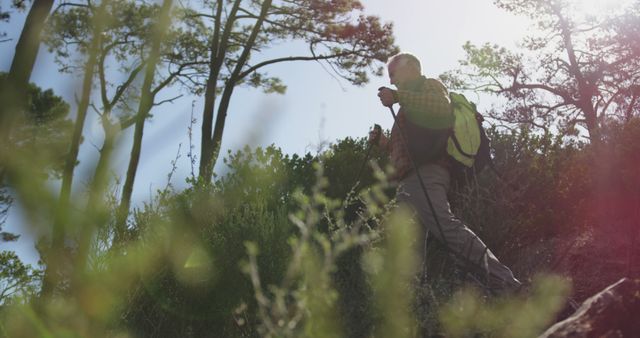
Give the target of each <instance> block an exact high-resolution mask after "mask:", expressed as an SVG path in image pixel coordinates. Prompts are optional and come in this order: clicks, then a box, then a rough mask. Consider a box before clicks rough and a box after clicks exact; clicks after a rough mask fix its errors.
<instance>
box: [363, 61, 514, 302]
mask: <svg viewBox="0 0 640 338" xmlns="http://www.w3.org/2000/svg"><path fill="white" fill-rule="evenodd" d="M387 68H388V73H389V79H390V82H391V84H392V85H395V86H396V88H397V90H392V89H389V88H380V90H379V91H378V97H379V98H380V101H381V103H382V105H384V106H385V107H391V106H392V105H393V104H394V103H399V104H400V111H399V112H398V115H397V119H396V123H394V125H393V127H392V129H391V137H390V138H386V137H385V136H384V135H381V134H379V132H378V131H376V130H374V131H372V132H371V133H370V134H369V142H370V143H371V142H374V140H377V143H378V144H377V145H378V146H380V147H382V148H383V149H385V150H386V151H388V152H389V154H390V158H391V162H392V164H393V165H394V167H395V174H394V176H393V177H392V179H394V180H396V181H398V186H399V188H398V194H397V200H398V202H399V203H401V204H405V205H408V206H409V207H410V208H411V209H413V210H414V211H415V213H416V216H417V219H418V220H419V221H420V223H421V224H422V227H420V236H419V237H418V242H419V244H418V248H419V250H420V251H419V252H420V254H421V256H422V257H424V252H425V250H426V247H425V242H426V236H427V232H430V233H431V234H432V235H434V236H436V237H437V238H438V239H439V240H440V241H441V242H442V243H444V244H445V245H446V246H447V247H448V250H449V251H451V252H453V253H454V254H455V255H456V257H458V258H459V259H461V260H462V261H463V262H464V263H465V264H467V266H468V267H472V268H474V270H476V271H483V272H486V273H487V274H488V276H489V280H488V282H489V287H490V288H492V289H496V291H497V290H500V291H502V290H513V289H517V288H519V287H520V285H521V284H520V282H519V281H518V280H517V279H516V278H515V277H514V276H513V273H512V272H511V270H509V268H507V267H506V266H505V265H503V264H502V263H500V261H498V259H497V258H496V257H495V256H494V255H493V253H492V252H491V251H490V250H489V249H488V248H487V246H486V245H485V244H484V243H483V242H482V240H480V238H478V236H477V235H475V234H474V233H473V232H472V231H471V230H470V229H469V228H468V227H467V226H466V225H465V224H464V223H462V222H461V221H460V220H459V219H458V218H456V217H455V216H454V215H453V214H452V213H451V209H450V208H449V201H448V199H447V191H448V189H449V185H450V173H449V168H450V165H449V157H448V155H447V154H446V149H445V147H444V146H442V142H438V141H437V138H434V139H433V143H432V144H430V145H429V146H430V147H431V148H437V149H431V150H432V153H431V154H430V157H429V158H428V159H416V151H414V149H416V147H415V143H418V142H416V138H412V137H411V135H407V134H408V133H407V131H408V129H410V128H411V126H412V125H415V124H416V123H418V124H422V125H424V126H425V128H424V129H423V132H424V133H433V134H434V135H438V133H440V135H442V131H443V130H444V131H448V130H449V129H450V128H451V126H452V125H453V117H452V112H451V107H450V101H449V93H448V91H447V89H446V88H445V87H444V85H443V84H442V83H441V82H440V81H438V80H436V79H429V78H426V77H424V76H423V75H422V73H421V66H420V61H419V60H418V59H417V58H416V57H415V56H414V55H412V54H408V53H400V54H397V55H395V56H393V57H391V59H390V60H389V62H388V65H387ZM407 119H409V121H411V123H409V122H408V121H407ZM446 135H448V134H446ZM445 140H446V136H445ZM412 142H413V143H414V144H412ZM407 143H408V144H407ZM422 143H424V142H422ZM418 149H419V148H418ZM410 154H412V155H411V156H413V160H414V161H416V162H417V164H416V165H417V166H418V168H419V170H418V171H419V175H420V176H418V174H417V173H416V172H415V169H414V165H413V164H412V157H410ZM420 178H421V179H422V181H423V182H424V186H425V187H426V190H427V193H428V195H429V199H430V200H431V204H432V206H433V209H434V210H435V214H436V216H437V219H438V222H436V220H435V218H434V215H433V212H432V209H431V207H430V206H429V202H428V200H427V197H426V195H425V193H424V191H423V190H422V186H421V183H420ZM438 223H439V224H438ZM443 236H444V240H443V238H442V237H443Z"/></svg>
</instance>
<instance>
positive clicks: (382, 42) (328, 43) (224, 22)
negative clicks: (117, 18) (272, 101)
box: [187, 0, 397, 93]
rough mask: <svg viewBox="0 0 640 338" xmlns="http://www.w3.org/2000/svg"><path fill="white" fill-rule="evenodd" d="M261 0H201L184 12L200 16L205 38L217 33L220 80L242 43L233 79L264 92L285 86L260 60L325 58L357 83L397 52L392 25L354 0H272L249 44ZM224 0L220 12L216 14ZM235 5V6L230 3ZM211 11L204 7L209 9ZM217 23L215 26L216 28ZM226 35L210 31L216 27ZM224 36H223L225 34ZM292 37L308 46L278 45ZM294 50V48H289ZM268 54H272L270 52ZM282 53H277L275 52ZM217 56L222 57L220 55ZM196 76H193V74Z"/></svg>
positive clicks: (198, 88) (266, 62) (233, 63)
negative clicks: (202, 2)
mask: <svg viewBox="0 0 640 338" xmlns="http://www.w3.org/2000/svg"><path fill="white" fill-rule="evenodd" d="M262 5H263V2H261V1H242V0H238V1H229V2H225V1H213V0H209V1H207V2H205V9H204V10H203V9H202V8H198V7H192V8H191V9H189V10H187V17H191V18H194V17H198V18H201V19H202V20H203V21H202V22H203V24H204V25H205V27H206V30H205V33H208V34H204V35H203V37H206V38H207V39H208V41H209V42H211V41H212V40H215V39H216V38H218V39H221V40H219V42H218V45H219V46H224V47H225V48H222V47H221V48H220V49H219V50H218V51H219V52H220V51H223V52H222V53H219V54H217V55H216V57H215V58H214V59H216V58H222V59H224V62H223V67H222V68H221V72H220V76H219V78H218V79H217V80H218V82H219V84H221V85H222V84H224V83H226V81H228V80H229V77H230V75H231V72H232V70H233V69H234V68H235V67H236V65H237V62H238V61H239V60H240V56H241V54H242V53H243V50H244V49H245V48H250V50H251V55H249V58H248V59H247V62H245V64H242V65H240V66H241V71H240V72H239V73H238V78H237V79H235V80H236V81H241V83H244V84H246V85H249V86H252V87H261V88H263V90H264V91H265V92H279V93H282V92H284V90H285V89H286V87H285V86H284V85H283V84H282V81H281V80H280V79H278V78H274V77H270V76H269V75H268V73H266V72H263V71H262V68H263V67H264V66H267V65H270V64H273V63H278V62H287V61H302V60H317V61H321V62H325V63H326V64H327V65H328V67H330V69H331V70H333V71H334V72H335V73H336V74H337V75H338V76H340V77H342V78H344V79H346V80H348V81H349V82H351V83H353V84H356V85H361V84H364V83H366V82H367V81H368V75H367V73H368V72H369V71H372V72H373V73H374V74H377V75H380V74H381V73H382V66H381V65H380V64H378V65H376V64H375V62H376V61H382V62H384V61H386V59H387V58H388V57H389V56H390V55H393V54H395V53H396V52H397V47H395V46H394V45H393V36H392V25H391V24H382V23H381V22H380V19H379V18H378V17H375V16H365V15H364V14H363V13H362V11H363V6H362V4H361V3H360V2H359V1H354V0H293V1H273V2H272V4H271V5H270V6H269V8H268V9H267V10H266V14H265V16H264V22H263V23H262V29H260V30H259V32H258V33H257V37H256V39H255V41H254V42H253V44H251V45H248V43H249V37H250V34H251V31H252V29H254V23H255V22H256V21H257V20H259V19H260V12H261V6H262ZM220 6H222V10H220V11H218V13H221V17H218V16H217V15H216V10H217V9H218V7H220ZM236 6H237V10H236V11H235V12H234V8H235V7H236ZM207 10H208V11H209V12H208V11H207ZM216 27H217V28H216ZM222 27H225V28H224V29H225V30H226V29H231V30H230V31H223V32H221V34H224V36H222V37H220V36H212V33H211V32H215V31H216V29H218V30H220V29H222ZM225 39H226V40H225ZM295 41H297V42H304V43H305V44H307V46H308V47H307V48H308V52H297V53H295V54H297V55H290V54H288V53H291V52H290V51H291V50H292V49H290V48H288V49H286V50H285V49H283V50H282V51H280V49H279V48H277V47H278V46H280V45H287V46H299V45H297V44H293V43H294V42H295ZM293 50H295V48H294V49H293ZM265 51H269V52H270V53H269V55H270V57H268V58H265V57H260V56H259V53H260V52H265ZM272 55H276V56H275V57H273V56H272ZM278 55H280V56H278ZM219 60H221V59H219ZM207 78H208V76H207V75H206V74H202V75H201V76H195V77H194V83H200V84H201V86H196V87H195V88H194V89H195V90H196V92H202V90H203V86H204V84H205V83H206V80H207ZM195 79H197V80H195Z"/></svg>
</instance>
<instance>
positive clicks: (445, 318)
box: [441, 276, 569, 338]
mask: <svg viewBox="0 0 640 338" xmlns="http://www.w3.org/2000/svg"><path fill="white" fill-rule="evenodd" d="M568 291H569V286H568V285H567V282H566V281H565V280H564V279H562V278H559V277H552V276H548V277H544V278H542V277H541V278H538V279H536V281H535V282H534V283H533V290H532V292H531V294H530V295H529V297H527V298H526V299H525V298H522V297H509V298H500V299H496V300H490V301H483V299H482V297H481V296H480V294H478V293H477V291H476V290H474V289H465V290H462V291H459V292H457V293H456V294H455V296H454V297H453V299H452V301H451V303H449V304H447V305H446V306H444V307H443V308H442V311H441V316H442V322H443V326H444V329H445V332H446V334H447V337H469V336H472V335H478V334H483V335H486V336H489V337H523V338H525V337H537V336H538V335H540V334H541V333H542V332H543V331H544V330H545V329H546V328H547V327H548V325H549V324H551V323H552V320H553V319H554V316H555V315H556V313H558V311H559V310H560V309H561V308H562V306H563V304H564V300H565V297H566V295H567V294H568Z"/></svg>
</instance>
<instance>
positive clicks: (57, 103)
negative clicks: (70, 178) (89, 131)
mask: <svg viewBox="0 0 640 338" xmlns="http://www.w3.org/2000/svg"><path fill="white" fill-rule="evenodd" d="M6 76H7V75H6V73H2V74H0V81H4V80H5V79H6ZM27 98H28V106H27V107H28V108H27V109H26V110H24V111H22V114H21V115H20V116H19V118H18V119H17V121H16V124H15V127H14V128H13V130H12V131H11V135H10V140H9V142H10V143H11V144H12V145H13V149H12V151H13V152H14V153H15V154H16V155H15V156H12V159H13V160H16V161H20V160H22V161H23V162H22V163H16V164H15V165H17V166H20V167H22V168H23V170H29V171H32V172H33V173H34V175H35V176H43V177H42V178H46V177H47V175H52V176H54V177H57V176H59V174H60V172H61V171H62V167H63V165H64V159H65V158H64V156H65V155H66V152H67V150H68V149H67V140H68V139H69V138H70V135H71V132H72V130H73V124H72V122H71V120H70V119H69V104H67V103H66V102H65V101H64V100H63V99H62V98H61V97H59V96H57V95H55V94H54V93H53V90H51V89H47V90H42V89H41V88H40V87H38V86H36V85H34V84H30V85H29V92H28V97H27ZM4 165H6V164H3V166H4Z"/></svg>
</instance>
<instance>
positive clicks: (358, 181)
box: [351, 124, 382, 191]
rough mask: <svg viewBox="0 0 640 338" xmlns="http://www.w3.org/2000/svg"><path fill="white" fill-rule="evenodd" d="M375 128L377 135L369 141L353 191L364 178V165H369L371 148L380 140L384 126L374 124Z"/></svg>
mask: <svg viewBox="0 0 640 338" xmlns="http://www.w3.org/2000/svg"><path fill="white" fill-rule="evenodd" d="M373 130H375V131H377V135H376V137H375V138H374V139H373V140H371V142H369V145H368V146H367V153H366V154H365V155H364V160H363V161H362V165H361V166H360V170H359V171H358V176H356V179H355V181H354V184H353V188H352V189H351V190H352V191H353V190H355V189H356V188H357V187H358V184H360V178H362V173H363V171H364V167H365V166H366V165H367V162H369V156H371V149H373V145H374V144H377V143H378V142H379V141H380V135H381V134H382V127H380V125H379V124H374V125H373Z"/></svg>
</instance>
